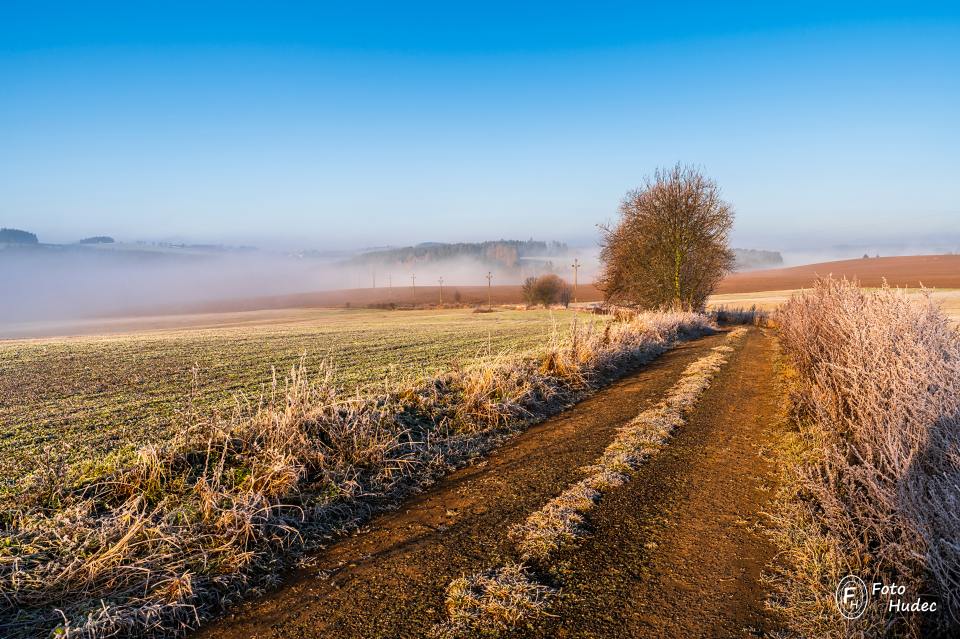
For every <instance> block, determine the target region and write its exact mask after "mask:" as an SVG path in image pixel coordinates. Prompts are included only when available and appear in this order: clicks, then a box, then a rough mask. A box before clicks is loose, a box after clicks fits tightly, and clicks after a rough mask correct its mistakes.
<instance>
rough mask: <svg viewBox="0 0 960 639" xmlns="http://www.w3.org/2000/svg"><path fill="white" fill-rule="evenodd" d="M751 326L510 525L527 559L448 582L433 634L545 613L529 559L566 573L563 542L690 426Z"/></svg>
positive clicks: (476, 629)
mask: <svg viewBox="0 0 960 639" xmlns="http://www.w3.org/2000/svg"><path fill="white" fill-rule="evenodd" d="M750 321H751V322H752V318H751V320H750ZM747 330H748V329H746V328H742V327H741V328H736V329H734V330H732V331H731V332H730V333H729V334H728V335H727V342H728V344H723V345H720V346H716V347H714V348H713V349H712V351H713V352H712V353H710V354H709V355H706V356H704V357H702V358H700V359H698V360H697V361H695V362H694V363H692V364H690V365H689V366H688V367H687V368H686V369H685V370H684V371H683V373H682V374H681V377H680V380H679V381H678V382H677V383H676V384H675V385H674V386H673V388H671V389H670V392H669V393H668V394H667V397H666V398H665V399H664V400H663V401H662V402H661V403H660V404H658V405H657V406H654V407H653V408H650V409H648V410H646V411H644V412H642V413H640V414H639V415H638V416H637V417H636V418H634V419H633V420H631V421H630V422H629V423H628V424H627V425H626V426H625V427H623V428H621V429H620V430H619V432H618V434H617V436H616V437H615V438H614V440H613V442H611V444H610V445H609V446H608V447H607V449H606V450H605V451H604V453H603V455H602V456H601V457H600V458H599V459H598V460H597V461H596V463H595V464H593V465H591V466H587V467H585V468H584V472H585V473H586V474H587V477H585V478H584V479H582V480H580V481H579V482H576V483H575V484H573V485H572V486H570V487H569V488H567V489H566V490H565V491H563V492H562V493H561V494H560V495H558V496H557V497H555V498H553V499H552V500H550V501H549V502H547V504H546V505H545V506H544V507H543V508H541V509H540V510H538V511H537V512H535V513H533V514H532V515H530V516H529V517H528V518H527V520H526V521H525V522H523V523H521V524H518V525H516V526H514V527H513V528H512V529H511V530H510V533H509V535H510V539H511V540H512V541H513V542H514V544H515V546H516V549H517V554H518V555H519V559H520V561H521V562H522V563H516V562H513V563H508V564H506V565H505V566H504V567H502V568H499V569H495V570H489V571H485V572H482V573H477V574H474V575H470V576H468V577H462V578H460V579H457V580H455V581H453V582H452V583H451V584H450V585H449V586H448V588H447V599H446V610H447V620H446V621H445V622H444V623H442V624H438V625H437V626H436V627H435V628H434V630H433V633H434V635H435V636H437V637H444V638H460V639H466V638H468V637H474V636H498V635H500V634H503V633H505V632H508V631H509V630H510V629H512V628H515V627H517V626H521V625H527V624H529V623H531V622H532V621H533V620H534V619H535V618H536V617H537V616H539V615H542V614H546V611H547V608H548V605H549V599H550V597H551V596H553V595H555V594H556V593H557V591H556V589H554V588H552V587H549V586H546V585H544V584H542V583H539V582H538V581H537V577H536V574H535V572H534V571H533V570H531V569H530V568H529V567H528V565H529V566H532V567H533V568H535V569H536V571H538V572H540V573H542V574H552V575H553V576H554V577H555V578H556V577H558V576H559V575H558V571H557V570H556V568H557V567H556V566H555V565H553V560H554V559H555V557H556V555H557V553H558V552H559V551H560V550H561V549H562V548H565V547H570V546H573V545H576V543H577V540H578V538H579V537H581V536H582V535H583V533H584V527H585V524H586V516H587V513H588V512H589V511H590V510H591V509H593V507H594V506H596V504H597V502H598V501H599V500H600V498H601V497H602V495H603V493H604V492H607V491H609V490H611V489H613V488H616V487H618V486H621V485H623V484H624V483H626V482H627V481H629V479H630V475H631V474H632V473H633V472H634V471H636V470H637V469H638V468H639V467H640V466H641V465H642V464H643V463H644V462H645V461H646V460H647V459H649V458H650V456H652V455H654V454H656V452H657V451H658V450H659V449H660V448H661V447H662V446H663V445H664V443H666V441H667V440H668V439H669V437H670V435H671V434H672V433H673V431H674V430H676V429H677V428H678V427H680V426H682V425H683V423H684V422H685V421H686V419H687V417H688V416H689V414H690V412H691V411H692V410H693V408H694V407H695V406H696V403H697V401H698V400H699V399H700V397H701V396H702V395H703V393H704V391H706V390H707V388H709V386H710V384H711V382H712V381H713V379H714V377H715V376H716V374H717V373H718V372H719V371H720V369H721V368H722V367H723V365H724V364H725V363H726V362H727V359H728V357H729V355H730V353H732V352H733V350H734V349H733V347H732V346H730V344H736V343H737V342H739V341H740V340H741V339H742V338H743V336H744V335H746V333H747ZM537 586H539V588H538V587H537ZM465 593H467V594H466V595H465Z"/></svg>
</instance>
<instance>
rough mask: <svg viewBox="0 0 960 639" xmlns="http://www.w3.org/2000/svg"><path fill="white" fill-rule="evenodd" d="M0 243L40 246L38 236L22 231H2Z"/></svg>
mask: <svg viewBox="0 0 960 639" xmlns="http://www.w3.org/2000/svg"><path fill="white" fill-rule="evenodd" d="M0 243H4V244H38V243H39V240H37V236H36V235H34V234H33V233H30V232H28V231H21V230H20V229H8V228H2V229H0Z"/></svg>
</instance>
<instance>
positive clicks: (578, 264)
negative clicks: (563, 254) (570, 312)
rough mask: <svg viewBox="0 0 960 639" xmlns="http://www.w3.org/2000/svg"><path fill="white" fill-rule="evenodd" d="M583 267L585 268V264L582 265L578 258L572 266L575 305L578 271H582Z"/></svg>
mask: <svg viewBox="0 0 960 639" xmlns="http://www.w3.org/2000/svg"><path fill="white" fill-rule="evenodd" d="M581 266H583V264H581V263H580V260H578V259H577V258H574V259H573V264H571V265H570V267H571V268H573V303H574V304H576V303H577V271H579V270H580V267H581Z"/></svg>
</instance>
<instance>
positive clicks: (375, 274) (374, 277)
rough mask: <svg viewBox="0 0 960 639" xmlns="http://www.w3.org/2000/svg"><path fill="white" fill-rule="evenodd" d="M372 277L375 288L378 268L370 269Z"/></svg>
mask: <svg viewBox="0 0 960 639" xmlns="http://www.w3.org/2000/svg"><path fill="white" fill-rule="evenodd" d="M370 277H371V278H372V279H373V288H377V269H371V270H370Z"/></svg>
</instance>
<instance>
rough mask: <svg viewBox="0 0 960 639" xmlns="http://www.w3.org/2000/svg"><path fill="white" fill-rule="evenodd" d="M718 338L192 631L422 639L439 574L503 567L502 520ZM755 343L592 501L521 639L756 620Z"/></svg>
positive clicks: (767, 382)
mask: <svg viewBox="0 0 960 639" xmlns="http://www.w3.org/2000/svg"><path fill="white" fill-rule="evenodd" d="M722 339H723V338H722V337H721V336H712V337H707V338H704V339H701V340H697V341H696V342H691V343H687V344H684V345H681V346H679V347H678V348H676V349H674V350H673V351H671V352H669V353H667V354H665V355H664V356H662V357H661V358H660V359H659V360H657V361H656V362H654V363H652V364H651V365H649V366H647V367H646V368H644V369H643V370H642V371H640V372H639V373H637V374H635V375H632V376H630V377H629V378H627V379H625V380H623V381H621V382H619V383H617V384H614V385H613V386H611V387H609V388H608V389H606V390H603V391H600V392H598V393H596V394H595V395H593V396H592V397H590V398H588V399H586V400H585V401H583V402H581V403H580V404H578V405H577V406H575V407H574V408H572V409H571V410H569V411H567V412H566V413H564V414H562V415H560V416H558V417H556V418H553V419H550V420H548V421H546V422H543V423H541V424H540V425H537V426H535V427H533V428H531V429H530V430H528V431H527V432H526V433H524V434H522V435H520V436H518V437H517V438H515V439H514V440H512V441H511V442H509V443H508V444H506V445H505V446H504V447H503V448H501V449H500V450H499V451H496V452H495V453H494V454H492V455H491V456H490V457H489V458H488V459H487V460H486V461H484V462H481V463H480V464H478V465H476V466H473V467H470V468H466V469H463V470H461V471H458V472H456V473H453V474H452V475H451V476H449V477H448V478H446V479H445V480H443V481H441V482H440V483H438V485H437V486H435V487H434V488H433V489H431V490H429V491H427V492H426V493H424V494H422V495H420V496H418V497H416V498H415V499H413V500H412V501H410V502H408V503H407V504H405V507H404V509H403V510H402V511H398V512H394V513H390V514H386V515H383V516H381V517H378V518H376V519H375V520H373V521H372V523H371V524H370V526H368V528H367V529H365V530H364V531H361V532H360V533H359V534H357V535H356V536H353V537H350V538H348V539H344V540H342V541H340V542H338V543H336V544H334V545H333V546H331V547H330V548H329V549H328V550H326V551H324V552H321V553H320V554H318V555H316V556H315V557H313V558H312V564H310V567H309V568H305V569H302V570H301V571H300V572H299V573H298V574H296V575H294V576H292V577H291V578H290V579H289V580H288V582H287V583H286V585H285V586H284V587H283V588H282V589H280V590H279V591H277V592H275V593H273V594H271V595H268V596H266V597H265V598H263V599H261V600H260V601H256V602H252V603H250V604H247V605H245V606H243V607H241V608H238V609H236V610H235V611H234V612H233V614H231V615H230V616H229V617H227V618H225V619H222V620H220V621H219V622H217V623H214V624H213V625H211V626H209V627H208V628H206V629H205V630H204V631H202V632H201V633H199V636H201V637H204V638H210V639H213V638H231V639H233V638H239V637H273V638H279V637H422V636H424V635H425V634H426V633H427V632H428V631H429V629H430V628H431V627H432V626H433V625H434V624H435V623H437V622H438V621H441V620H442V619H443V618H444V609H443V604H444V591H445V588H446V586H447V584H449V582H450V581H451V580H452V579H454V578H456V577H459V576H461V575H463V574H468V573H472V572H475V571H477V570H479V569H483V568H487V567H491V566H495V565H499V564H501V563H502V562H503V561H505V560H507V559H509V558H510V557H511V556H512V554H513V548H512V545H511V544H510V543H509V542H508V541H507V540H506V538H505V532H506V530H507V529H508V528H509V526H511V525H512V524H514V523H517V522H519V521H522V520H523V519H525V518H526V516H527V515H529V514H530V513H531V512H533V511H535V510H537V509H539V508H540V507H541V506H542V505H543V504H544V503H545V502H546V501H548V500H549V499H550V498H552V497H554V496H556V494H558V493H559V492H560V491H562V490H563V489H564V488H565V487H566V486H567V485H569V484H570V483H572V482H573V481H576V480H577V479H580V477H581V476H582V475H581V472H580V471H579V468H580V467H581V466H583V465H585V464H587V463H589V462H591V461H593V460H595V459H596V458H597V457H599V455H600V453H601V452H602V450H603V449H604V448H605V447H606V445H607V444H608V443H609V442H610V441H611V439H612V438H613V437H614V435H615V432H616V429H617V428H618V427H619V426H621V425H623V424H624V423H625V422H627V421H629V420H630V419H632V418H633V417H635V416H636V415H637V414H638V413H640V412H641V411H643V410H644V409H646V408H648V407H650V406H651V405H653V404H654V403H656V402H657V401H659V400H660V399H661V398H662V397H663V395H664V393H665V392H666V391H667V390H668V389H669V388H670V387H671V386H672V385H673V384H674V383H675V382H676V381H677V380H678V378H679V376H680V373H681V371H682V370H683V369H684V368H685V367H686V366H687V365H688V364H689V363H691V362H692V361H694V360H695V359H697V358H699V357H701V356H703V355H705V354H706V353H707V352H708V349H709V348H710V347H712V346H715V345H716V344H718V343H720V342H721V340H722ZM771 342H772V340H771V338H769V337H767V336H765V335H762V334H761V333H760V332H759V331H757V330H754V331H752V332H751V334H750V336H749V337H748V338H747V339H746V340H745V342H744V344H743V345H742V346H741V347H740V350H739V351H738V352H737V353H734V354H733V355H732V356H731V360H730V362H729V363H728V364H727V366H726V367H725V368H724V370H723V371H721V373H720V374H719V376H718V377H717V379H716V381H715V382H714V384H713V386H712V387H711V388H710V389H709V390H708V391H707V394H706V395H704V397H703V398H702V402H701V404H700V406H699V407H698V409H697V411H696V414H695V415H694V417H693V418H692V419H691V421H690V426H689V427H687V428H684V429H683V430H682V432H680V433H679V434H678V435H677V436H676V437H675V439H674V440H673V441H672V443H670V444H669V445H668V447H667V449H665V450H664V451H663V452H662V453H661V454H660V455H659V456H657V457H656V458H654V459H652V460H651V461H650V462H649V463H648V465H647V467H645V468H644V469H643V470H642V471H641V473H640V474H639V475H638V477H637V478H636V480H635V481H633V482H631V483H630V484H628V485H627V486H625V487H623V488H621V489H619V490H617V491H615V492H612V493H610V494H609V495H608V496H606V497H604V499H603V501H602V502H601V505H600V507H599V508H598V510H596V511H595V517H594V518H593V525H594V533H593V534H592V535H591V536H590V537H589V538H588V539H587V540H586V543H585V544H584V545H582V546H581V548H580V550H579V551H577V552H574V553H571V555H570V557H569V558H568V559H569V560H570V566H571V571H570V574H569V576H568V579H567V582H568V583H567V584H566V585H565V587H564V592H565V593H566V594H565V595H564V598H563V600H562V603H561V605H560V607H559V608H557V610H556V611H555V612H556V613H557V614H558V615H559V616H558V617H556V618H553V620H552V621H551V622H550V623H549V625H548V626H546V627H545V628H544V629H542V631H537V632H534V633H533V635H534V636H544V637H552V636H571V637H573V636H578V637H579V636H598V637H599V636H603V637H608V636H634V635H635V634H636V633H640V634H651V635H652V634H654V633H660V632H663V631H664V630H666V631H667V635H673V636H679V635H697V634H700V635H711V636H716V635H725V634H734V630H736V629H738V628H758V629H759V628H763V629H765V628H767V627H768V626H769V623H770V622H769V620H768V619H767V617H766V615H765V613H764V609H763V605H762V599H763V590H762V588H761V586H760V582H759V575H760V572H761V570H762V569H763V567H764V566H765V565H766V564H767V562H768V561H769V560H770V558H771V557H772V554H773V553H772V549H771V548H770V546H769V544H768V543H767V542H766V540H765V539H764V538H763V537H762V536H761V535H760V534H759V533H758V532H757V530H756V524H757V523H758V521H759V517H760V512H761V511H762V509H763V508H764V507H765V506H766V504H767V502H768V500H769V499H770V491H769V482H770V481H771V475H772V469H771V468H770V463H769V462H768V461H766V460H764V459H763V458H762V457H761V456H760V455H759V447H761V446H762V445H763V442H764V441H765V440H767V439H769V438H771V437H773V436H774V432H775V429H774V428H773V424H775V423H776V421H775V420H774V410H775V405H776V394H775V389H774V388H773V379H774V377H773V370H772V353H773V350H772V344H771ZM653 544H656V546H654V545H653ZM658 605H659V606H661V608H660V609H659V610H658V609H657V606H658Z"/></svg>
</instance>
